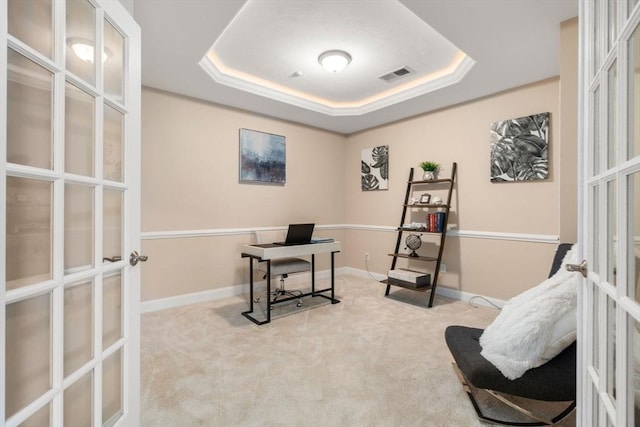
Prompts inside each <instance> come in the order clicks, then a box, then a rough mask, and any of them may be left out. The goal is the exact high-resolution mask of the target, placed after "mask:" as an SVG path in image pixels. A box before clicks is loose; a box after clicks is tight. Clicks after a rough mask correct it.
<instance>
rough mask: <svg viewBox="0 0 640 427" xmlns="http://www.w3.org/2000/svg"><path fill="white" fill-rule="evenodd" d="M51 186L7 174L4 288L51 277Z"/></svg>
mask: <svg viewBox="0 0 640 427" xmlns="http://www.w3.org/2000/svg"><path fill="white" fill-rule="evenodd" d="M52 196H53V185H52V183H50V182H48V181H37V180H34V179H26V178H16V177H11V176H9V177H7V206H6V208H7V236H6V237H7V243H6V245H7V247H6V255H5V256H6V269H7V271H6V280H7V290H12V289H17V288H20V287H23V286H27V285H32V284H34V283H38V282H42V281H45V280H49V279H51V278H52V269H51V264H52V260H51V256H52V249H51V247H52V243H51V242H52V234H51V222H52V220H53V213H52Z"/></svg>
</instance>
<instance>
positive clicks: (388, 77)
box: [378, 67, 413, 83]
mask: <svg viewBox="0 0 640 427" xmlns="http://www.w3.org/2000/svg"><path fill="white" fill-rule="evenodd" d="M412 73H413V70H412V69H411V68H409V67H402V68H398V69H397V70H395V71H392V72H390V73H387V74H385V75H382V76H380V77H378V78H379V79H380V80H383V81H385V82H387V83H391V82H393V81H395V80H397V79H399V78H402V77H405V76H408V75H409V74H412Z"/></svg>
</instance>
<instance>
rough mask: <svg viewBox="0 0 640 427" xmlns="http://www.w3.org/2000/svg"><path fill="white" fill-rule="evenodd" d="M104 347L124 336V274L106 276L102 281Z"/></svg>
mask: <svg viewBox="0 0 640 427" xmlns="http://www.w3.org/2000/svg"><path fill="white" fill-rule="evenodd" d="M102 295H103V296H102V300H103V307H102V348H103V349H105V350H106V349H107V348H109V346H111V345H113V344H114V343H115V342H116V341H118V340H119V339H120V338H121V337H122V315H123V312H122V274H121V273H115V274H112V275H109V276H105V278H104V279H103V283H102Z"/></svg>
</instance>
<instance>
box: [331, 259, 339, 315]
mask: <svg viewBox="0 0 640 427" xmlns="http://www.w3.org/2000/svg"><path fill="white" fill-rule="evenodd" d="M335 254H336V253H335V252H331V304H335V303H336V295H335V293H336V277H335V276H336V275H335V266H334V257H335ZM338 302H339V301H338Z"/></svg>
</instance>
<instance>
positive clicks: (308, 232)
mask: <svg viewBox="0 0 640 427" xmlns="http://www.w3.org/2000/svg"><path fill="white" fill-rule="evenodd" d="M313 227H315V224H289V230H287V237H286V239H285V241H284V242H273V244H274V245H279V246H291V245H306V244H309V243H311V236H312V235H313Z"/></svg>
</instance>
